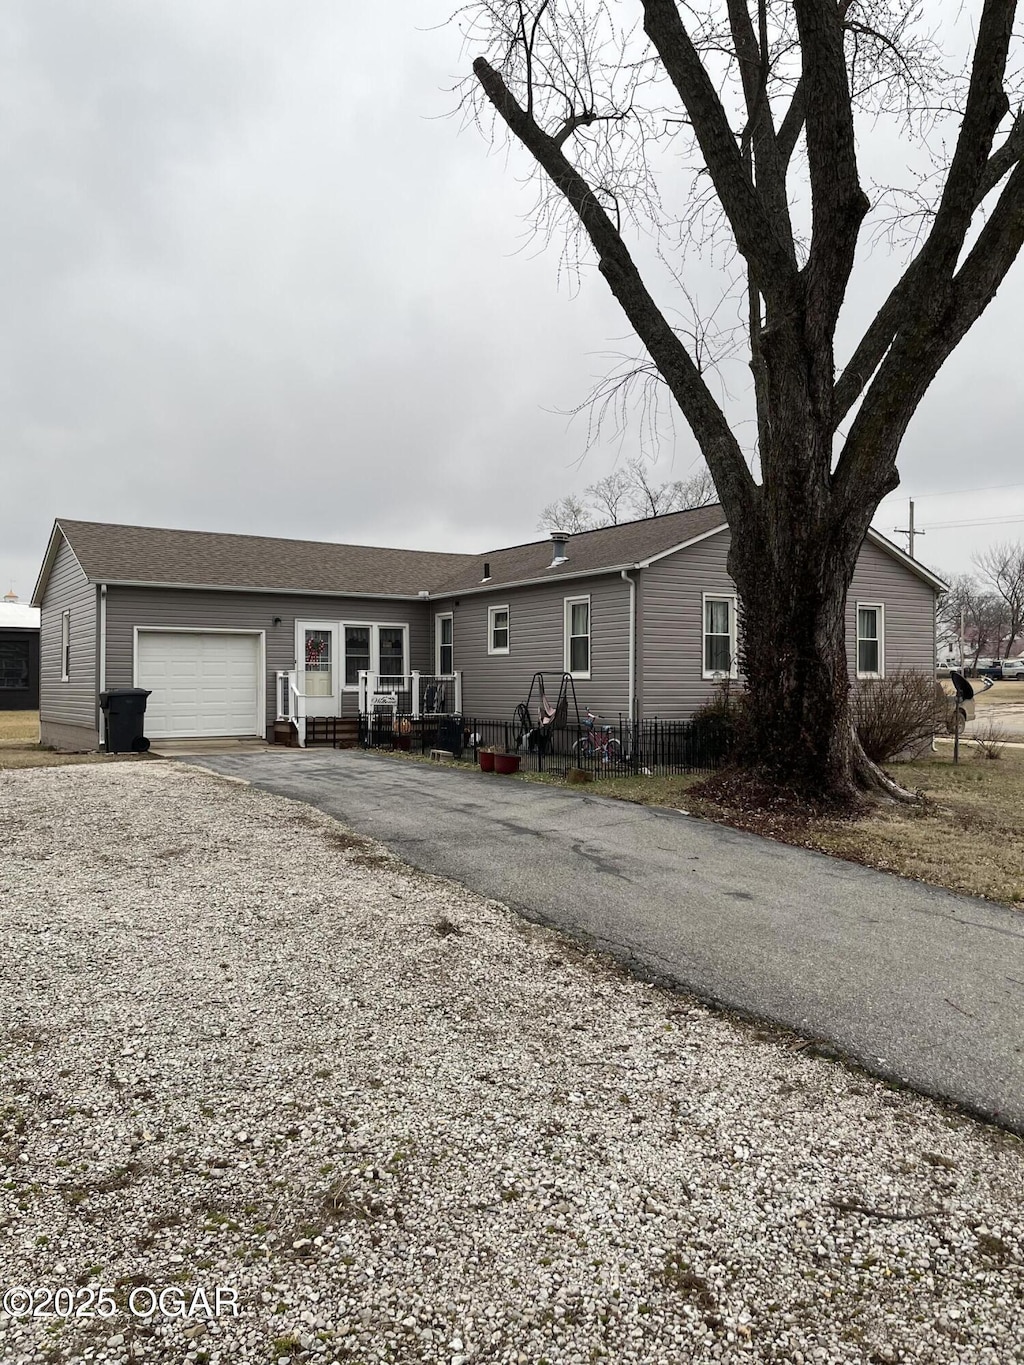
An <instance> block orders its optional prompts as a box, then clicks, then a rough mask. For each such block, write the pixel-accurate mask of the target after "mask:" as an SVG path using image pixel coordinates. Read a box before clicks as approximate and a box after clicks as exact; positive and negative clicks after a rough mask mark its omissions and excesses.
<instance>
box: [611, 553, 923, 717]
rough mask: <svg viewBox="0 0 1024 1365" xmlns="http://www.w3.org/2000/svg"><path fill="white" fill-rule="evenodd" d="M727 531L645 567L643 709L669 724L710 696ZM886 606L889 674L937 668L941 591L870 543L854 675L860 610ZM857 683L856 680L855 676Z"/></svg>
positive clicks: (850, 616)
mask: <svg viewBox="0 0 1024 1365" xmlns="http://www.w3.org/2000/svg"><path fill="white" fill-rule="evenodd" d="M728 553H729V532H728V531H722V532H720V533H718V534H717V535H713V536H710V537H709V538H708V539H707V540H702V541H699V542H698V543H697V544H696V545H692V546H690V547H689V549H686V550H680V551H679V552H678V553H677V554H673V555H669V556H667V557H666V558H665V559H661V560H658V562H657V563H655V564H652V565H651V566H650V568H648V569H644V570H642V571H641V572H640V573H639V574H638V575H637V577H638V578H639V580H640V589H639V604H638V609H637V615H638V618H639V625H638V651H639V654H640V663H639V676H640V690H639V696H640V708H641V712H642V714H643V715H644V716H648V717H651V716H661V717H664V718H666V719H672V718H677V717H684V718H685V717H687V716H690V715H692V714H693V712H694V711H696V710H697V709H698V708H699V707H700V706H701V705H702V704H703V703H704V702H705V701H706V700H707V699H708V697H709V696H710V695H711V693H712V692H713V689H714V684H713V683H712V682H710V681H708V680H707V679H705V678H703V677H702V676H701V675H702V672H703V668H702V659H703V648H704V641H703V629H704V624H703V594H704V593H712V594H714V593H721V594H733V593H735V591H736V589H735V586H734V584H733V582H732V579H731V578H730V577H729V574H728V572H727V570H726V567H725V565H726V557H727V555H728ZM858 602H861V603H863V604H865V605H868V604H870V605H875V604H876V603H881V604H882V605H883V606H884V608H885V670H886V672H887V673H889V672H892V671H893V670H894V669H896V668H913V669H919V670H921V671H922V672H925V673H929V674H931V673H933V672H934V668H935V593H934V591H933V590H932V588H931V587H930V586H929V585H928V584H927V583H925V582H924V580H923V579H921V578H918V577H917V575H916V574H915V573H913V572H912V571H911V570H909V569H907V568H905V567H904V566H903V565H902V564H900V563H899V562H898V561H897V560H895V559H893V557H892V556H891V555H889V554H887V553H886V552H885V551H884V550H882V549H880V548H879V547H878V546H877V545H872V544H871V543H870V542H865V544H864V546H863V548H862V549H861V552H860V557H859V559H858V561H857V568H856V569H855V571H854V576H853V583H852V585H851V588H850V593H849V596H848V599H847V609H846V638H847V655H848V657H849V660H850V670H851V679H854V674H855V658H856V638H857V635H856V631H857V624H856V622H857V615H856V613H857V606H856V604H857V603H858ZM854 680H855V679H854Z"/></svg>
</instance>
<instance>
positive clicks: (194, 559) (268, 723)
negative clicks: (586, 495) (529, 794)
mask: <svg viewBox="0 0 1024 1365" xmlns="http://www.w3.org/2000/svg"><path fill="white" fill-rule="evenodd" d="M728 546H729V531H728V528H727V526H726V525H725V523H724V521H723V518H722V510H721V508H720V507H719V506H717V505H715V506H711V507H701V508H696V509H693V510H692V511H687V512H675V513H671V514H669V515H666V516H661V517H655V518H650V519H647V520H644V521H634V522H628V523H626V524H624V525H620V526H610V527H604V528H602V529H601V530H597V531H587V532H584V533H581V534H578V535H574V536H572V537H558V536H552V537H551V538H549V539H546V540H541V541H533V542H531V543H529V544H526V545H519V546H514V547H512V548H509V549H501V550H493V551H491V552H490V553H487V554H482V555H468V554H443V553H431V552H425V551H418V550H395V549H377V548H372V547H369V546H361V545H335V544H329V543H319V542H311V541H292V540H275V539H268V538H264V537H258V536H238V535H220V534H214V533H210V532H200V531H170V530H154V529H150V528H145V527H133V526H110V525H104V524H99V523H95V522H80V521H65V520H63V519H60V520H58V521H57V522H56V523H55V524H54V528H53V533H52V535H51V537H50V543H49V546H48V548H47V552H46V557H45V559H44V562H43V566H42V570H41V572H40V575H39V581H38V583H37V585H36V589H35V595H34V599H33V600H34V601H35V602H36V603H38V604H39V606H40V607H41V608H42V622H43V626H42V630H43V635H42V639H43V646H42V701H41V715H40V722H41V730H42V739H43V742H44V743H49V744H54V745H57V746H58V747H70V748H93V747H95V746H96V745H97V744H98V743H99V742H100V725H101V714H100V709H99V705H98V694H99V692H101V691H102V690H104V689H106V688H113V687H127V686H132V685H138V686H141V687H146V688H149V689H151V691H152V696H151V697H150V699H149V704H148V710H147V715H146V733H147V734H148V735H149V736H150V737H151V738H169V737H181V738H186V737H187V738H192V737H199V736H211V737H212V736H219V735H258V736H263V735H267V734H269V733H270V731H271V729H272V726H273V723H274V720H275V718H276V717H277V715H278V714H279V712H280V711H282V710H283V709H286V708H284V707H282V703H281V697H282V692H281V686H282V675H283V674H284V673H286V672H288V671H289V670H294V672H293V675H292V682H293V684H294V685H295V686H296V687H297V688H298V690H299V691H300V692H302V693H303V695H304V705H305V708H306V711H307V714H309V715H310V716H321V717H329V716H342V717H351V718H354V717H355V716H356V714H357V713H358V710H359V705H360V675H361V674H363V675H364V678H363V683H364V687H366V686H367V677H368V679H369V689H370V690H371V691H373V690H379V689H380V688H384V689H385V690H386V689H387V688H388V687H389V686H394V685H397V681H398V680H400V679H406V680H408V676H409V674H410V673H411V671H413V670H417V671H418V672H420V673H422V674H424V675H430V676H431V677H436V676H442V677H450V678H454V677H455V676H456V675H457V676H458V678H459V682H460V684H461V707H462V710H463V712H464V713H465V714H466V715H468V716H474V717H479V718H481V719H489V718H493V719H502V718H510V717H511V715H512V712H513V710H514V708H515V707H516V705H517V704H518V703H519V702H521V701H523V700H525V698H526V695H527V692H528V690H529V686H530V681H531V678H532V677H533V674H534V673H535V672H537V671H542V672H544V673H545V674H546V675H548V678H549V682H550V681H552V680H553V681H554V682H555V683H557V679H558V677H559V676H560V675H561V674H562V673H563V671H565V672H569V673H571V674H572V676H573V678H574V681H575V685H576V691H577V696H578V698H579V701H580V704H581V706H582V705H588V706H590V707H591V708H592V709H593V710H594V711H596V712H598V713H599V714H602V715H604V716H606V717H614V716H616V715H617V714H618V713H620V712H621V713H626V714H628V713H630V711H631V710H632V709H633V708H634V706H635V708H636V710H637V711H638V712H639V714H641V715H643V716H647V717H652V716H659V717H662V718H665V719H669V718H685V717H687V716H690V715H692V714H693V712H694V711H695V710H696V709H697V708H698V707H699V706H700V705H701V704H702V703H703V702H704V701H705V700H706V699H707V697H708V695H709V693H710V692H711V691H712V689H713V686H714V683H715V680H716V679H718V678H721V677H723V676H730V675H732V676H735V673H736V654H737V638H736V636H737V619H736V594H735V589H734V587H733V585H732V582H731V580H730V578H729V576H728V573H727V572H726V567H725V564H726V554H727V551H728ZM943 587H944V584H943V583H942V581H941V580H940V579H938V578H937V577H936V576H935V575H934V574H931V573H929V572H928V570H927V569H925V568H923V567H922V566H921V565H920V564H919V563H917V562H916V561H914V560H912V559H910V558H909V557H908V556H907V555H906V554H905V553H904V552H903V551H902V550H900V549H899V548H898V547H897V546H895V545H893V544H892V543H891V542H889V541H887V540H886V539H885V538H884V537H882V536H880V535H878V534H876V533H875V532H874V531H870V532H869V533H868V537H867V539H866V541H865V543H864V546H863V548H862V550H861V555H860V559H859V562H858V566H857V570H856V573H855V575H854V580H853V587H852V590H851V592H850V596H849V604H848V609H847V630H848V640H849V653H850V659H851V672H852V673H853V674H854V675H855V676H857V677H872V676H879V675H884V673H885V672H886V671H887V670H891V669H893V668H897V667H909V668H915V669H920V670H921V671H922V672H925V673H928V674H929V675H931V674H933V672H934V667H935V600H936V593H937V592H938V591H940V590H941V589H942V588H943ZM455 691H456V689H455V688H454V687H453V688H452V689H451V693H450V695H454V693H455ZM285 693H287V687H286V688H285ZM365 697H366V693H365V692H364V694H363V700H364V702H365ZM448 709H451V707H450V706H449V708H448Z"/></svg>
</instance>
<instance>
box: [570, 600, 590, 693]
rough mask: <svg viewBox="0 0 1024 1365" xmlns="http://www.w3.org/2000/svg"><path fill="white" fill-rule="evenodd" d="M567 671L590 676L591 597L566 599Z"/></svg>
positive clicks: (585, 676) (576, 674)
mask: <svg viewBox="0 0 1024 1365" xmlns="http://www.w3.org/2000/svg"><path fill="white" fill-rule="evenodd" d="M565 671H566V673H571V674H572V676H573V677H574V678H583V679H587V678H589V677H590V598H589V597H567V598H566V599H565Z"/></svg>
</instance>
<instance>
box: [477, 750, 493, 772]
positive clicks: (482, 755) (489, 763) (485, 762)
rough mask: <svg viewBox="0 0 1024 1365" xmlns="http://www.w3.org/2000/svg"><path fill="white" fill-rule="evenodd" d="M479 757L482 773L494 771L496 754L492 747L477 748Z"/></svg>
mask: <svg viewBox="0 0 1024 1365" xmlns="http://www.w3.org/2000/svg"><path fill="white" fill-rule="evenodd" d="M477 757H478V758H479V760H480V771H481V772H482V773H493V772H494V754H493V753H492V752H491V750H490V749H479V750H477Z"/></svg>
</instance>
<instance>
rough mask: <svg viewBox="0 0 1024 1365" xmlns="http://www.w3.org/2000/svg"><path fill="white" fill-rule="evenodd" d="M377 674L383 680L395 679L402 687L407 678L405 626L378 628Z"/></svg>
mask: <svg viewBox="0 0 1024 1365" xmlns="http://www.w3.org/2000/svg"><path fill="white" fill-rule="evenodd" d="M377 655H378V659H379V664H378V666H377V672H378V673H379V674H380V676H381V679H382V680H383V679H384V678H389V679H394V680H395V683H396V684H397V685H399V686H400V685H401V682H402V679H403V678H404V677H405V629H404V627H403V626H378V627H377Z"/></svg>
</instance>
